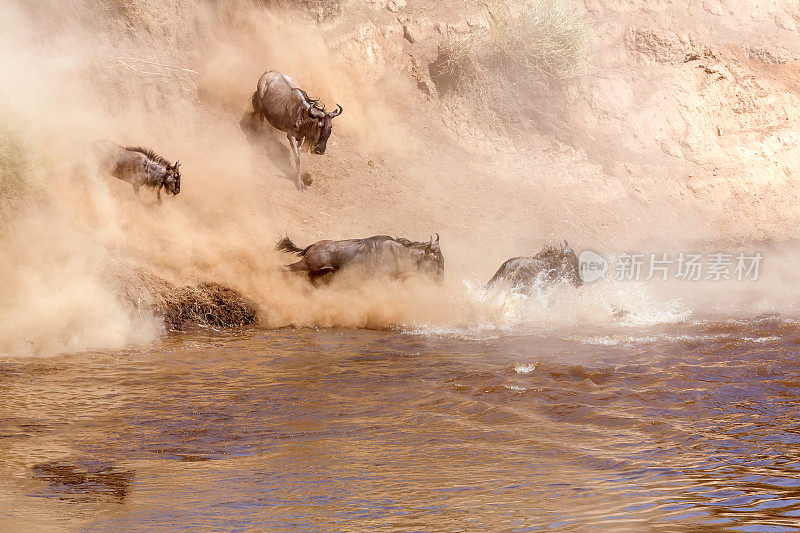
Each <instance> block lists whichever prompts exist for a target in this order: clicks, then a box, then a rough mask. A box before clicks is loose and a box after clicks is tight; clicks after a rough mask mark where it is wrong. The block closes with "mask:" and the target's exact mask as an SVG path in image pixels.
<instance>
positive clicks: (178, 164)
mask: <svg viewBox="0 0 800 533" xmlns="http://www.w3.org/2000/svg"><path fill="white" fill-rule="evenodd" d="M179 166H181V160H180V159H178V160H177V161H175V164H174V165H173V166H172V168H178V167H179Z"/></svg>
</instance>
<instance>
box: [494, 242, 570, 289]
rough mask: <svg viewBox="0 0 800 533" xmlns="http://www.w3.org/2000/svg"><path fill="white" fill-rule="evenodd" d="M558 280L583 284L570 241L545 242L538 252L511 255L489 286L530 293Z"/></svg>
mask: <svg viewBox="0 0 800 533" xmlns="http://www.w3.org/2000/svg"><path fill="white" fill-rule="evenodd" d="M558 281H566V282H568V283H571V284H572V285H574V286H576V287H580V286H581V285H583V281H582V280H581V277H580V265H579V263H578V256H577V255H576V254H575V251H574V250H573V249H572V248H570V246H569V244H567V241H564V244H563V245H561V247H560V248H556V247H555V246H545V247H544V248H542V249H541V250H540V251H539V252H538V253H537V254H536V255H532V256H530V257H513V258H511V259H509V260H508V261H506V262H505V263H503V264H502V265H501V266H500V268H499V269H498V270H497V272H496V273H495V275H494V276H492V279H490V280H489V283H487V284H486V288H487V289H492V288H498V289H499V288H507V289H508V290H512V291H516V292H520V293H523V294H530V293H531V291H532V290H533V288H534V287H536V286H539V287H546V286H548V285H552V284H553V283H556V282H558Z"/></svg>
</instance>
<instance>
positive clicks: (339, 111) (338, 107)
mask: <svg viewBox="0 0 800 533" xmlns="http://www.w3.org/2000/svg"><path fill="white" fill-rule="evenodd" d="M342 111H344V110H343V109H342V106H340V105H339V104H336V111H334V112H332V113H331V118H333V117H338V116H339V115H341V114H342Z"/></svg>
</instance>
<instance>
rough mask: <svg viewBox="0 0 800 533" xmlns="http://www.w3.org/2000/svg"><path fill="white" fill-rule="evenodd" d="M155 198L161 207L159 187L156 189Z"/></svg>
mask: <svg viewBox="0 0 800 533" xmlns="http://www.w3.org/2000/svg"><path fill="white" fill-rule="evenodd" d="M156 197H157V198H158V205H161V187H159V188H158V189H156Z"/></svg>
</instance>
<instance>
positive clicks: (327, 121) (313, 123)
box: [300, 115, 333, 155]
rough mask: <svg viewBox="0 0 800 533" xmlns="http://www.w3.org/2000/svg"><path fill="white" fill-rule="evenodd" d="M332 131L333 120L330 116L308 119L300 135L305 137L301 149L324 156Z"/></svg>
mask: <svg viewBox="0 0 800 533" xmlns="http://www.w3.org/2000/svg"><path fill="white" fill-rule="evenodd" d="M320 121H322V126H320V125H319V122H320ZM332 129H333V120H332V119H331V117H330V116H328V115H324V116H323V117H322V118H321V119H317V118H314V117H311V116H309V117H306V119H305V120H304V121H303V125H302V127H301V129H300V133H301V134H302V135H303V143H302V145H301V149H302V150H305V151H306V152H309V153H313V154H316V155H323V154H324V153H325V149H326V147H327V144H328V138H329V137H330V136H331V130H332Z"/></svg>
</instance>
